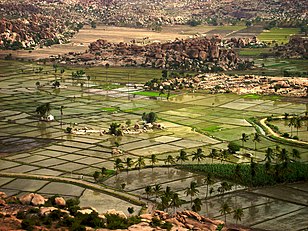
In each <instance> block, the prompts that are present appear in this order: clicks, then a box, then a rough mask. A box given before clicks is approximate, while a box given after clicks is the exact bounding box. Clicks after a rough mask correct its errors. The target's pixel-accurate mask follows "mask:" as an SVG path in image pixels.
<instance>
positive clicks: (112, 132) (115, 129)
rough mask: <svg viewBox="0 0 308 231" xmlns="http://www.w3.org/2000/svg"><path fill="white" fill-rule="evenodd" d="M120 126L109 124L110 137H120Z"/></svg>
mask: <svg viewBox="0 0 308 231" xmlns="http://www.w3.org/2000/svg"><path fill="white" fill-rule="evenodd" d="M120 126H121V124H118V123H115V122H113V123H111V124H110V127H109V134H110V135H115V136H120V135H122V131H121V129H120Z"/></svg>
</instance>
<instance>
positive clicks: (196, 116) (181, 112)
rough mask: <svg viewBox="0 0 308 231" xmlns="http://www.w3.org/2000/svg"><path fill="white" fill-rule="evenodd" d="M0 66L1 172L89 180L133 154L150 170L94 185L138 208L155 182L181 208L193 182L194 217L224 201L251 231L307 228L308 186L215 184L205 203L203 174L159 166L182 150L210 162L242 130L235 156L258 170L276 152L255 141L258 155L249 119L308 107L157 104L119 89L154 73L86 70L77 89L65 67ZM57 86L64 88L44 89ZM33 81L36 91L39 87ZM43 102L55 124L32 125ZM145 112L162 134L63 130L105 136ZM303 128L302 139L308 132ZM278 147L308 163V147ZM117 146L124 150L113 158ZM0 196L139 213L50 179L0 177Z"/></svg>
mask: <svg viewBox="0 0 308 231" xmlns="http://www.w3.org/2000/svg"><path fill="white" fill-rule="evenodd" d="M0 67H1V68H0V128H1V129H0V154H1V156H0V173H3V174H4V173H6V174H14V173H16V174H17V173H19V174H20V173H22V174H25V175H36V176H49V177H51V178H52V177H64V178H67V179H81V180H83V181H84V182H91V183H94V182H95V181H94V178H93V173H94V172H95V171H98V172H101V170H102V168H106V169H112V170H113V169H114V163H115V160H116V159H117V158H121V159H122V160H123V161H124V160H125V159H126V158H128V157H129V158H132V160H133V161H134V162H136V161H137V159H138V158H139V157H144V161H145V164H146V165H147V168H145V169H141V170H140V171H138V170H131V171H129V172H128V173H126V171H122V172H121V173H119V174H118V175H114V176H112V177H110V178H107V179H105V180H103V181H102V182H101V184H102V185H103V186H104V187H108V188H112V189H114V190H115V191H121V192H126V193H129V194H132V195H135V196H136V197H140V199H142V200H144V201H147V195H146V194H145V188H146V187H147V186H148V185H151V186H154V185H156V184H160V185H161V186H162V188H163V189H165V188H166V187H167V186H169V187H171V189H172V190H174V191H176V192H177V193H179V195H180V197H181V199H183V200H185V203H184V204H183V205H182V206H181V207H180V208H179V209H185V208H191V205H190V198H189V197H187V196H186V193H185V189H186V188H187V187H188V186H189V184H190V183H191V182H192V181H195V182H197V184H198V189H199V192H200V193H199V194H198V197H199V198H200V199H201V201H202V207H201V212H200V213H201V214H205V215H207V216H210V217H214V218H219V219H224V217H223V216H222V215H221V214H220V212H219V210H220V206H221V203H223V202H228V203H229V204H230V205H231V207H237V206H240V207H242V208H243V209H244V217H243V218H242V221H241V223H242V224H246V225H249V226H251V227H254V228H260V229H273V224H279V225H277V226H275V227H274V228H277V229H276V230H291V228H290V227H298V230H301V229H305V228H307V227H308V224H307V222H306V221H307V220H308V219H307V218H308V217H307V214H308V213H307V199H306V198H307V187H308V186H307V183H297V184H286V185H279V186H275V187H264V188H256V189H255V188H253V189H250V188H246V187H243V186H240V185H235V186H233V187H232V189H231V190H229V191H227V192H224V193H219V192H218V188H219V187H220V185H221V180H218V179H216V180H215V183H214V184H213V186H212V187H213V190H214V191H213V193H212V194H211V195H210V196H209V197H208V198H207V199H205V195H206V190H207V189H206V188H207V187H206V185H205V183H204V176H203V175H200V174H196V173H192V172H188V171H184V170H179V169H176V168H173V167H170V168H167V167H161V166H163V165H166V158H167V157H168V156H172V157H173V158H176V157H177V156H178V155H179V152H180V151H181V150H184V151H186V152H187V153H188V157H189V160H188V161H186V162H185V163H184V164H191V163H194V164H197V161H196V160H195V161H193V160H192V153H193V152H195V151H196V150H197V149H198V148H202V150H203V152H204V153H205V154H206V155H208V154H209V153H210V151H211V150H212V149H213V148H215V149H218V150H219V149H223V148H226V147H227V145H228V142H230V141H233V142H235V143H237V144H239V145H241V143H242V142H241V140H240V138H241V135H242V133H246V134H247V135H249V136H250V137H251V138H250V139H249V140H248V141H247V142H245V147H243V148H242V149H241V151H242V152H243V153H250V154H252V155H253V156H254V159H255V160H256V161H258V162H260V163H262V162H263V161H264V158H265V150H266V149H267V148H268V147H271V148H275V147H276V145H277V142H276V141H275V140H272V139H269V138H268V137H266V136H262V137H261V140H260V142H258V143H257V145H256V148H255V142H254V141H253V139H252V136H253V135H254V133H256V127H255V126H254V125H253V124H251V123H250V121H249V119H250V118H252V117H264V116H270V115H273V116H279V115H282V114H284V113H285V112H287V113H297V114H304V113H305V112H306V111H307V105H306V104H303V103H296V102H285V101H282V100H279V99H278V100H277V99H275V100H272V99H270V98H266V97H265V98H262V97H261V98H258V99H252V98H244V97H242V96H238V95H234V94H216V95H210V94H205V93H202V92H196V93H190V92H185V93H183V92H182V93H181V92H175V93H174V96H173V97H171V98H170V99H169V100H167V99H166V98H165V97H157V98H156V99H155V100H154V99H150V98H149V97H147V96H142V95H136V96H135V94H134V90H133V89H132V87H130V88H128V87H127V86H126V83H127V73H128V72H129V73H132V75H131V79H130V82H131V83H134V84H137V83H139V84H142V83H144V82H146V81H147V80H149V79H152V78H154V77H157V76H159V75H160V74H161V73H159V72H153V73H152V72H151V71H149V70H143V69H140V70H139V69H124V68H122V69H121V68H110V69H109V70H108V71H107V72H106V70H105V69H103V68H100V69H99V68H97V67H96V68H93V69H92V68H89V69H86V70H85V71H86V73H89V75H91V78H90V79H89V80H87V79H84V80H82V81H83V84H80V82H77V81H75V80H72V78H71V73H72V71H76V70H78V69H74V68H67V69H65V72H64V73H63V74H60V73H59V71H58V72H57V73H55V71H54V69H53V68H52V67H51V66H38V65H36V64H33V63H21V62H13V61H1V63H0ZM38 67H42V68H43V71H42V72H41V73H36V68H38ZM151 73H152V74H151ZM106 74H107V76H108V80H107V81H106ZM55 79H57V80H58V81H59V82H60V83H61V86H63V88H60V89H54V88H52V87H51V85H52V83H53V82H54V81H55ZM105 81H106V82H105ZM37 82H40V85H42V86H43V87H42V88H40V89H39V88H37V87H36V83H37ZM111 88H112V90H111ZM97 92H98V93H99V94H96V93H97ZM43 103H50V105H51V111H50V113H51V114H52V115H53V116H54V117H55V120H54V121H51V122H44V121H39V118H38V116H37V114H36V108H37V107H38V106H39V105H41V104H43ZM61 108H62V112H61ZM151 111H153V112H156V113H157V115H158V118H159V119H158V122H159V123H161V124H163V125H164V127H165V129H162V130H155V129H154V130H151V131H148V132H144V133H140V134H126V135H124V136H120V137H116V136H111V135H108V134H103V133H84V134H69V133H66V132H65V129H66V128H67V127H73V128H79V129H82V128H85V127H87V128H88V129H89V130H90V129H91V130H97V131H104V130H105V131H108V129H109V127H110V124H111V123H113V122H117V123H120V124H122V125H123V124H126V123H127V121H130V123H131V124H132V125H134V124H135V123H141V116H142V114H143V113H144V112H151ZM281 126H282V127H283V128H282V129H285V130H287V129H288V128H287V127H286V126H284V125H281ZM304 129H305V127H303V128H302V130H300V131H299V134H303V135H304V134H306V133H305V131H304ZM279 145H280V147H281V148H286V150H289V151H291V150H292V149H294V148H296V149H298V150H299V152H300V154H301V159H300V161H302V162H304V163H307V161H308V149H307V148H306V147H305V146H294V145H292V144H279ZM114 148H118V149H120V150H121V151H122V153H114V152H113V149H114ZM153 154H155V155H156V156H157V160H158V161H157V163H155V165H157V166H160V167H155V168H154V169H152V168H151V159H150V157H151V155H153ZM212 162H213V163H221V162H223V163H249V162H250V158H248V157H245V156H242V157H241V158H235V157H230V158H228V159H225V160H220V159H213V160H212V159H211V158H209V157H207V158H205V159H202V160H201V161H200V163H201V164H204V163H212ZM177 164H179V162H177ZM123 184H125V186H124V189H123ZM0 190H1V191H4V192H6V193H7V194H8V195H17V196H18V195H22V194H24V193H26V192H37V193H40V194H43V195H49V196H51V195H54V194H59V195H62V196H64V197H66V198H68V197H76V198H79V199H80V201H81V204H82V205H91V206H93V207H96V208H97V209H98V210H99V211H102V212H103V211H105V210H107V209H110V208H114V207H116V208H117V209H119V210H123V211H124V212H127V208H128V207H130V206H134V207H135V211H136V212H139V210H140V209H141V207H140V206H136V205H134V204H132V203H130V202H127V201H125V200H122V199H119V198H116V197H112V196H110V195H106V194H104V193H101V192H96V191H95V190H92V189H89V188H86V187H81V186H78V185H74V184H70V183H63V182H57V181H56V180H54V181H52V180H38V179H19V178H18V177H14V176H13V175H12V176H10V177H8V176H0ZM155 200H156V198H155V195H150V196H149V201H148V203H149V204H151V203H153V202H155ZM227 221H228V222H231V223H235V220H234V219H233V216H232V214H230V215H228V216H227ZM295 222H296V225H295ZM292 230H293V229H292ZM295 230H296V229H295Z"/></svg>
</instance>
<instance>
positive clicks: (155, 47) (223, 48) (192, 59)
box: [61, 36, 251, 71]
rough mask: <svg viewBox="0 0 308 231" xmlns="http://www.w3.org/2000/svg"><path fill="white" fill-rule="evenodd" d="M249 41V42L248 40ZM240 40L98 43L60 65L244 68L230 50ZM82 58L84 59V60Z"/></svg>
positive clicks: (215, 38) (198, 38) (238, 44)
mask: <svg viewBox="0 0 308 231" xmlns="http://www.w3.org/2000/svg"><path fill="white" fill-rule="evenodd" d="M249 41H251V40H249ZM240 42H241V40H240V39H232V40H226V41H222V39H221V37H220V36H215V37H212V38H207V37H196V38H191V39H186V40H179V39H176V40H175V41H173V42H167V43H152V44H148V45H146V46H139V45H136V44H128V43H123V42H121V43H110V42H108V41H106V40H102V39H99V40H97V41H96V42H93V43H91V44H90V45H89V50H88V51H87V52H86V53H83V54H72V53H70V54H68V55H65V56H64V57H62V59H61V61H70V62H71V63H78V64H82V63H87V62H85V61H90V60H91V59H92V60H91V62H88V64H103V63H109V64H111V65H116V66H142V67H153V68H165V69H182V70H191V71H211V70H233V69H237V68H238V67H239V66H241V68H243V67H244V68H245V67H247V66H249V65H246V62H244V61H243V60H241V59H239V58H238V56H237V54H236V53H235V51H234V50H233V48H234V47H240V46H242V44H241V43H240ZM85 57H87V58H86V59H85Z"/></svg>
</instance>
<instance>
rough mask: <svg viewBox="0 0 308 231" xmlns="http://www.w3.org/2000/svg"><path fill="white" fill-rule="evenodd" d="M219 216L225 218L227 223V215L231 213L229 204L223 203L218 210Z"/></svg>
mask: <svg viewBox="0 0 308 231" xmlns="http://www.w3.org/2000/svg"><path fill="white" fill-rule="evenodd" d="M219 212H220V214H221V215H224V216H225V223H227V214H229V213H230V212H231V208H230V206H229V204H228V203H227V202H224V203H223V204H222V205H221V207H220V210H219Z"/></svg>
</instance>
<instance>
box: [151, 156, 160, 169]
mask: <svg viewBox="0 0 308 231" xmlns="http://www.w3.org/2000/svg"><path fill="white" fill-rule="evenodd" d="M150 162H151V164H152V171H153V169H154V165H155V164H156V163H157V162H158V159H157V156H156V155H155V154H152V155H151V158H150Z"/></svg>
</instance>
